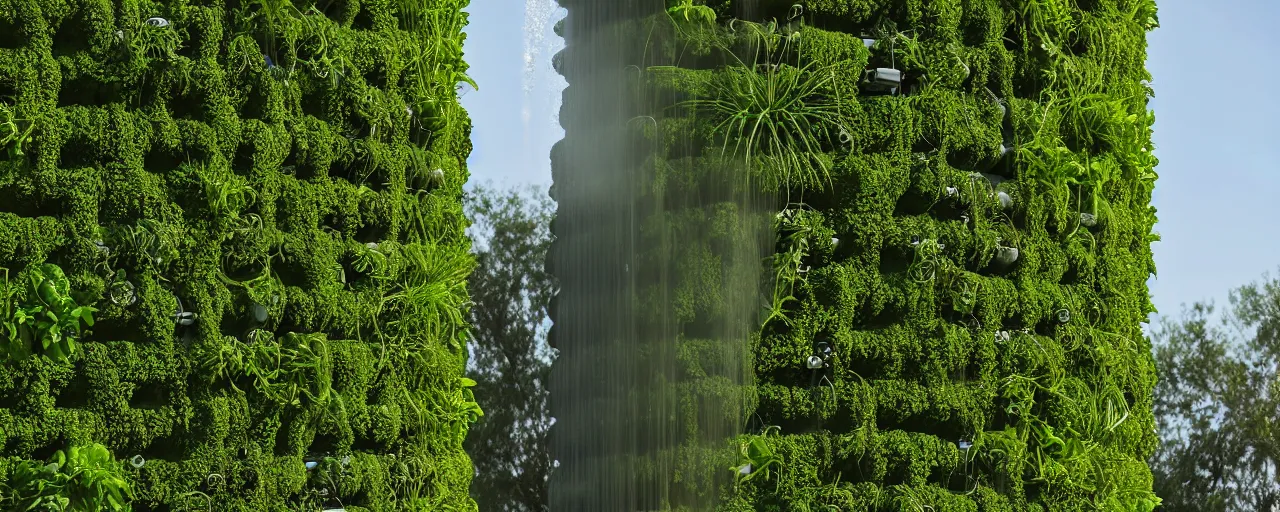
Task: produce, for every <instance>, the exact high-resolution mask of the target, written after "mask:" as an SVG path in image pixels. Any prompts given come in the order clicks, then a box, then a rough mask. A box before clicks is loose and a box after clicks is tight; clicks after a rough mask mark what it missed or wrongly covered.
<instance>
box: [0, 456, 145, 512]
mask: <svg viewBox="0 0 1280 512" xmlns="http://www.w3.org/2000/svg"><path fill="white" fill-rule="evenodd" d="M123 473H124V472H123V470H122V468H121V467H120V463H119V462H116V460H115V459H113V458H112V457H111V451H110V450H108V449H107V447H105V446H103V445H101V444H97V443H93V444H87V445H72V446H70V447H68V448H67V450H66V451H65V452H64V451H62V450H58V451H57V452H56V453H54V455H53V457H52V458H51V459H50V460H49V462H48V463H47V464H41V463H39V462H34V461H22V462H19V463H18V464H16V465H15V466H14V467H13V468H12V469H11V472H10V475H9V479H8V482H7V484H6V487H7V492H5V493H4V498H3V499H2V500H0V503H3V505H4V506H5V507H7V508H6V510H13V511H55V510H56V511H67V512H101V511H111V512H121V511H128V510H131V507H130V506H129V504H128V503H129V499H130V498H131V497H132V495H131V493H132V491H131V487H130V484H129V482H128V480H126V479H125V477H124V474H123Z"/></svg>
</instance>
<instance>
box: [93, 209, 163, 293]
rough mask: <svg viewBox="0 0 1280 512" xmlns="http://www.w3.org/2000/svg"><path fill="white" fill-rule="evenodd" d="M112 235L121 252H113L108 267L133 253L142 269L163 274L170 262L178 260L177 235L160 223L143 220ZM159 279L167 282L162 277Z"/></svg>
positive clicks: (114, 231)
mask: <svg viewBox="0 0 1280 512" xmlns="http://www.w3.org/2000/svg"><path fill="white" fill-rule="evenodd" d="M111 235H112V238H113V239H114V240H115V241H116V245H117V246H119V247H120V249H121V250H120V251H118V252H114V251H113V252H112V258H110V259H109V261H108V265H111V264H113V263H114V258H116V257H119V255H120V254H128V253H132V254H133V256H134V257H136V258H137V261H138V263H139V264H140V265H141V266H142V267H144V268H149V269H152V270H155V271H157V272H163V271H164V269H166V268H167V267H168V264H169V263H170V262H172V261H174V260H176V259H178V248H177V233H176V232H175V230H174V229H173V228H172V227H170V226H169V225H167V224H165V223H162V222H160V221H157V220H154V219H142V220H139V221H138V223H137V224H135V225H133V226H124V227H122V228H119V229H115V230H112V231H111ZM157 277H158V278H159V279H160V280H162V281H165V280H166V279H165V278H164V276H162V275H159V276H157Z"/></svg>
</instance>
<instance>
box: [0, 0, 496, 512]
mask: <svg viewBox="0 0 1280 512" xmlns="http://www.w3.org/2000/svg"><path fill="white" fill-rule="evenodd" d="M466 4H467V1H466V0H431V1H426V0H424V1H417V0H398V1H392V0H366V1H364V2H358V1H348V0H331V1H324V0H317V1H311V0H294V1H292V2H290V1H289V0H283V1H268V0H227V1H221V0H212V1H197V2H183V1H134V0H103V1H91V0H55V1H34V0H4V1H0V145H3V148H2V149H3V150H4V151H5V155H6V156H5V158H4V159H3V161H2V162H0V197H2V198H3V199H4V200H3V201H0V235H2V236H0V267H4V268H5V269H7V271H6V272H4V274H3V276H0V277H3V279H4V280H3V282H2V283H0V286H2V287H0V291H2V292H3V293H2V294H0V301H3V302H2V303H0V324H3V325H2V327H3V328H0V333H2V334H0V347H3V350H0V359H2V361H0V455H2V456H3V460H0V483H3V484H4V490H3V492H0V504H2V505H3V507H4V508H14V507H16V508H18V509H24V510H25V508H23V507H27V506H33V505H32V504H34V503H37V502H50V503H56V502H60V501H64V500H67V499H69V500H70V501H69V503H64V504H67V505H69V506H70V507H71V509H72V510H120V509H123V507H125V506H131V507H132V509H133V510H139V511H146V510H156V511H160V510H191V509H201V508H209V509H211V510H240V511H264V510H281V511H283V510H319V509H321V508H332V507H339V506H341V507H345V509H346V510H474V508H475V505H474V503H473V502H472V501H471V499H470V498H469V497H468V495H467V487H468V485H469V482H470V480H471V477H472V469H471V463H470V461H469V460H468V458H467V456H466V454H465V453H464V452H463V449H462V440H463V438H464V437H465V435H466V432H467V426H468V424H469V422H470V421H473V420H474V419H475V418H476V416H477V415H478V414H480V411H479V409H478V408H477V407H476V404H475V401H474V399H473V398H472V396H471V393H470V391H469V389H468V385H469V384H470V382H469V381H468V380H467V379H465V378H463V369H464V362H465V349H464V345H465V343H464V336H465V325H464V322H463V313H464V311H465V307H466V305H467V292H466V277H467V275H468V273H469V271H470V266H471V256H470V255H469V248H470V242H469V241H468V239H467V237H466V236H465V234H464V228H465V226H466V220H465V219H464V218H463V215H462V208H461V200H460V199H461V193H462V185H463V183H464V182H465V181H466V179H467V171H466V167H465V161H466V157H467V155H468V154H469V152H470V151H471V145H470V142H469V134H470V121H469V119H468V117H467V115H466V113H465V112H464V111H463V110H462V108H461V106H460V105H459V104H458V102H457V86H458V84H459V83H461V82H469V81H470V79H468V78H467V77H466V75H465V72H466V64H465V63H464V62H463V61H462V52H461V48H462V40H463V38H464V37H465V36H464V34H463V33H462V30H463V28H464V26H465V25H466V14H465V13H464V12H463V11H462V9H463V8H464V7H466ZM49 460H52V461H54V462H57V463H58V464H57V465H54V466H45V465H44V464H45V462H46V461H49Z"/></svg>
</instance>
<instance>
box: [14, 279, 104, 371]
mask: <svg viewBox="0 0 1280 512" xmlns="http://www.w3.org/2000/svg"><path fill="white" fill-rule="evenodd" d="M4 276H5V277H4V285H3V286H4V287H3V290H0V301H2V303H0V321H3V322H4V330H5V339H4V340H3V341H4V346H3V354H4V356H5V357H6V358H7V359H9V360H11V361H20V360H23V359H26V358H27V357H28V356H30V355H31V354H32V353H36V352H38V353H40V354H41V355H43V356H45V357H47V358H49V359H51V360H53V361H66V360H68V359H70V358H71V357H72V356H74V355H75V354H76V352H77V351H78V348H79V345H78V344H77V342H76V338H77V337H78V336H79V335H80V334H81V332H82V327H81V323H82V322H83V323H84V325H85V326H88V327H93V313H94V312H95V311H97V309H95V308H93V307H92V306H87V305H85V306H82V305H80V304H78V303H77V302H76V300H75V299H74V298H72V297H71V285H70V283H69V282H68V280H67V277H66V275H64V274H63V273H62V269H61V268H59V267H58V266H57V265H53V264H48V263H46V264H43V265H40V266H39V267H36V268H35V269H33V270H32V271H31V272H30V274H29V277H28V279H29V284H30V288H29V289H28V292H27V294H26V300H25V301H23V302H22V303H21V304H17V305H15V304H14V303H13V298H14V296H15V295H17V294H16V292H15V291H14V290H13V289H12V288H11V287H10V284H9V274H8V270H7V269H6V270H5V272H4Z"/></svg>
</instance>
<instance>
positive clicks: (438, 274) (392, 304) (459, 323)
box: [382, 243, 474, 349]
mask: <svg viewBox="0 0 1280 512" xmlns="http://www.w3.org/2000/svg"><path fill="white" fill-rule="evenodd" d="M401 251H402V252H401V254H402V255H403V257H404V259H405V265H406V268H405V270H404V273H403V274H401V280H400V281H399V283H398V285H397V287H396V290H395V292H393V293H392V294H391V295H388V296H386V297H384V298H383V301H382V305H383V307H386V308H389V309H391V310H393V311H398V312H399V314H397V315H395V317H396V319H395V320H392V321H390V322H387V324H386V325H387V327H388V328H389V330H390V331H391V332H393V333H395V332H399V333H402V334H408V333H426V335H427V337H428V339H432V340H441V341H445V342H446V343H447V344H449V346H450V347H451V348H455V349H456V348H458V347H460V346H461V345H460V344H461V341H460V338H459V336H460V335H462V334H463V333H464V329H465V325H466V323H465V320H464V316H463V315H464V313H465V311H464V309H465V301H466V276H467V273H468V272H470V270H471V267H472V265H474V262H473V260H472V258H471V256H470V255H469V254H467V253H466V252H464V251H449V250H442V249H441V248H439V247H437V246H435V244H420V243H415V244H408V245H405V246H404V247H402V249H401Z"/></svg>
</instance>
